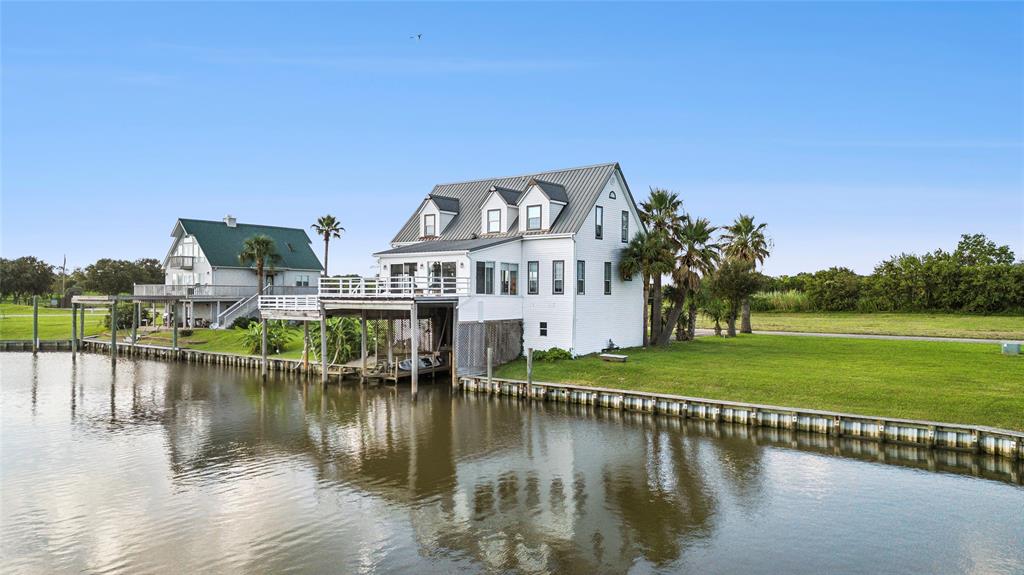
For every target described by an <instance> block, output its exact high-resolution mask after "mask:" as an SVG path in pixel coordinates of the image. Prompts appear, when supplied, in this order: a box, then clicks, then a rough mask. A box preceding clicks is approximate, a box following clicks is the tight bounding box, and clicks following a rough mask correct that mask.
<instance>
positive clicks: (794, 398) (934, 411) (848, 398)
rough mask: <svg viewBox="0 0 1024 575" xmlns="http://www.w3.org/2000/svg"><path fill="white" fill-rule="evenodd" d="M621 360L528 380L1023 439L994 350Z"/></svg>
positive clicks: (903, 346) (697, 345)
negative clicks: (983, 428) (979, 429)
mask: <svg viewBox="0 0 1024 575" xmlns="http://www.w3.org/2000/svg"><path fill="white" fill-rule="evenodd" d="M623 353H626V354H628V355H629V361H628V362H626V363H607V362H603V361H601V360H600V359H598V358H597V357H596V356H586V357H582V358H579V359H576V360H564V361H560V362H555V363H542V362H537V363H535V364H534V379H535V380H536V381H550V382H558V383H576V384H585V385H597V386H605V387H615V388H621V389H633V390H641V391H651V392H664V393H675V394H681V395H689V396H695V397H705V398H711V399H722V400H733V401H747V402H753V403H764V404H772V405H780V406H789V407H803V408H813V409H828V410H835V411H844V412H849V413H857V414H864V415H879V416H887V417H903V418H912V419H929V420H933V421H942V422H951V423H968V424H980V425H992V426H996V427H1003V428H1009V429H1016V430H1024V356H1016V357H1014V356H1004V355H1001V354H1000V350H999V347H998V346H997V345H996V344H992V345H987V344H977V343H973V344H972V343H950V342H919V341H885V340H850V339H834V338H815V337H789V336H770V335H747V336H740V337H738V338H731V339H726V338H715V337H703V338H698V339H697V340H696V341H693V342H682V343H674V344H673V345H672V346H671V347H669V348H668V349H658V350H643V349H628V350H625V351H624V352H623ZM497 375H498V376H499V377H509V378H516V379H522V378H525V377H526V362H525V360H518V361H515V362H513V363H510V364H507V365H504V366H502V367H501V368H499V369H498V370H497Z"/></svg>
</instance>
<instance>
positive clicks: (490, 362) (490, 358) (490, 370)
mask: <svg viewBox="0 0 1024 575" xmlns="http://www.w3.org/2000/svg"><path fill="white" fill-rule="evenodd" d="M493 377H494V348H493V347H490V346H488V347H487V387H488V388H490V387H491V379H492V378H493Z"/></svg>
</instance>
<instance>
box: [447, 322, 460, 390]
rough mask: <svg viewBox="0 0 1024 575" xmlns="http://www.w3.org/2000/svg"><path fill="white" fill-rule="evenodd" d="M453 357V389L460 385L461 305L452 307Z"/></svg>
mask: <svg viewBox="0 0 1024 575" xmlns="http://www.w3.org/2000/svg"><path fill="white" fill-rule="evenodd" d="M451 332H452V345H451V348H452V357H451V360H450V361H449V362H448V371H449V372H450V373H451V376H452V387H453V388H454V387H457V386H458V385H459V365H458V364H459V353H458V352H459V348H458V345H459V304H458V303H456V304H455V305H453V306H452V329H451Z"/></svg>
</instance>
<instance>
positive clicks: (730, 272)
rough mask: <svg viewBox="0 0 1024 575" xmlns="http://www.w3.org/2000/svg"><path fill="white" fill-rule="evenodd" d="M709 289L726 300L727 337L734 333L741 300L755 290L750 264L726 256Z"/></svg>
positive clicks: (755, 279) (755, 282)
mask: <svg viewBox="0 0 1024 575" xmlns="http://www.w3.org/2000/svg"><path fill="white" fill-rule="evenodd" d="M710 287H711V291H712V293H713V295H714V296H715V297H718V298H721V299H722V300H724V301H725V302H726V323H727V325H728V334H729V337H735V335H736V317H737V316H738V315H739V313H740V309H741V307H742V306H743V301H744V300H746V299H747V298H748V297H750V294H752V293H754V292H755V291H757V288H758V283H757V276H755V275H754V273H753V270H752V269H751V267H750V264H749V263H748V262H746V261H743V260H739V259H736V258H726V259H725V260H724V261H723V262H722V264H721V265H720V266H719V267H718V270H717V271H716V272H715V275H714V279H713V280H712V285H711V286H710Z"/></svg>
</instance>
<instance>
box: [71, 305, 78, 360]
mask: <svg viewBox="0 0 1024 575" xmlns="http://www.w3.org/2000/svg"><path fill="white" fill-rule="evenodd" d="M76 353H78V306H77V305H76V304H71V355H72V357H74V355H75V354H76Z"/></svg>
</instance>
